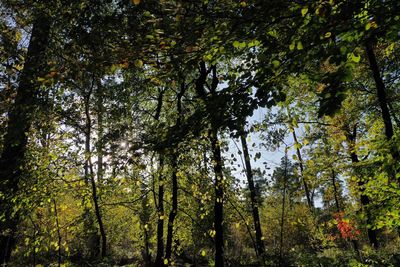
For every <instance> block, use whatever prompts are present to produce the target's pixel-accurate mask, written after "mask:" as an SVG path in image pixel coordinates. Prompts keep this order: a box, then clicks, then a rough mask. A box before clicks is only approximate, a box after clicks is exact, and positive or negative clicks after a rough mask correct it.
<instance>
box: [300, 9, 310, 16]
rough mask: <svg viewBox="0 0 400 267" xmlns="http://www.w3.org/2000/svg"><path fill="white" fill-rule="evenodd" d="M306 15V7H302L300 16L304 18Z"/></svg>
mask: <svg viewBox="0 0 400 267" xmlns="http://www.w3.org/2000/svg"><path fill="white" fill-rule="evenodd" d="M307 13H308V7H304V8H302V9H301V16H302V17H304V16H305V15H306V14H307Z"/></svg>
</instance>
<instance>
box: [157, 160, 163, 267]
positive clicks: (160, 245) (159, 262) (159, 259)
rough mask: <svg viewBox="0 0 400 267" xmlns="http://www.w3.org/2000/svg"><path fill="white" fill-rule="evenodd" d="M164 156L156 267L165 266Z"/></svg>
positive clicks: (159, 201)
mask: <svg viewBox="0 0 400 267" xmlns="http://www.w3.org/2000/svg"><path fill="white" fill-rule="evenodd" d="M163 166H164V155H162V154H161V153H160V159H159V177H158V210H157V214H158V219H157V254H156V259H155V266H156V267H159V266H163V264H164V263H163V255H164V177H163V173H162V171H163Z"/></svg>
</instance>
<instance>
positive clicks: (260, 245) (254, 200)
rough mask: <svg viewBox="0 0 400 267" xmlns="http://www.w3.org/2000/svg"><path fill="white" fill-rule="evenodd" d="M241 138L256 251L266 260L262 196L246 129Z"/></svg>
mask: <svg viewBox="0 0 400 267" xmlns="http://www.w3.org/2000/svg"><path fill="white" fill-rule="evenodd" d="M242 130H243V129H242ZM240 140H241V142H242V149H243V155H244V162H245V165H246V177H247V183H248V184H249V190H250V202H251V210H252V215H253V222H254V229H255V231H256V246H257V250H256V252H257V254H258V256H259V257H260V260H262V261H264V257H265V246H264V242H263V238H262V231H261V223H260V214H259V211H258V203H259V202H260V201H259V197H260V196H258V195H257V192H256V189H255V186H254V179H253V171H252V169H251V163H250V155H249V150H248V146H247V141H246V133H245V132H244V131H242V133H241V135H240Z"/></svg>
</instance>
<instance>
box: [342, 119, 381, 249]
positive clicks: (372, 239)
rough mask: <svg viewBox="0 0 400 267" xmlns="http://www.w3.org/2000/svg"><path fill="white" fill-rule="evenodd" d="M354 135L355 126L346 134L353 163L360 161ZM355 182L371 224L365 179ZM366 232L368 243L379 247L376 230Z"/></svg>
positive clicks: (355, 135)
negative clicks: (351, 131)
mask: <svg viewBox="0 0 400 267" xmlns="http://www.w3.org/2000/svg"><path fill="white" fill-rule="evenodd" d="M356 137H357V128H356V126H354V129H353V133H350V132H349V133H348V134H347V141H348V144H349V154H350V158H351V162H352V163H353V164H357V163H359V162H360V160H359V159H358V155H357V153H356V151H355V142H356ZM357 184H358V188H359V190H360V194H361V197H360V202H361V205H362V207H364V208H365V209H366V217H367V224H369V225H371V224H372V221H371V214H370V212H369V211H368V206H369V204H370V203H371V201H370V199H369V197H368V196H367V195H365V194H364V191H365V188H364V186H365V184H366V183H365V181H363V180H361V179H360V180H359V181H358V182H357ZM367 234H368V240H369V243H370V244H371V245H372V246H373V247H374V248H378V247H379V242H378V237H377V232H376V230H374V229H371V228H368V229H367Z"/></svg>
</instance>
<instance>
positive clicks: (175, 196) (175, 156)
mask: <svg viewBox="0 0 400 267" xmlns="http://www.w3.org/2000/svg"><path fill="white" fill-rule="evenodd" d="M185 90H186V85H185V83H184V82H182V84H181V90H180V92H179V93H178V97H177V104H176V105H177V113H178V118H177V120H176V126H177V128H178V129H179V128H180V126H181V117H182V97H183V95H184V93H185ZM177 161H178V152H177V151H172V208H171V211H170V214H169V217H168V231H167V244H166V247H165V258H166V259H167V260H168V262H170V261H171V256H172V240H173V232H174V221H175V217H176V215H177V212H178V177H177V172H178V162H177Z"/></svg>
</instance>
